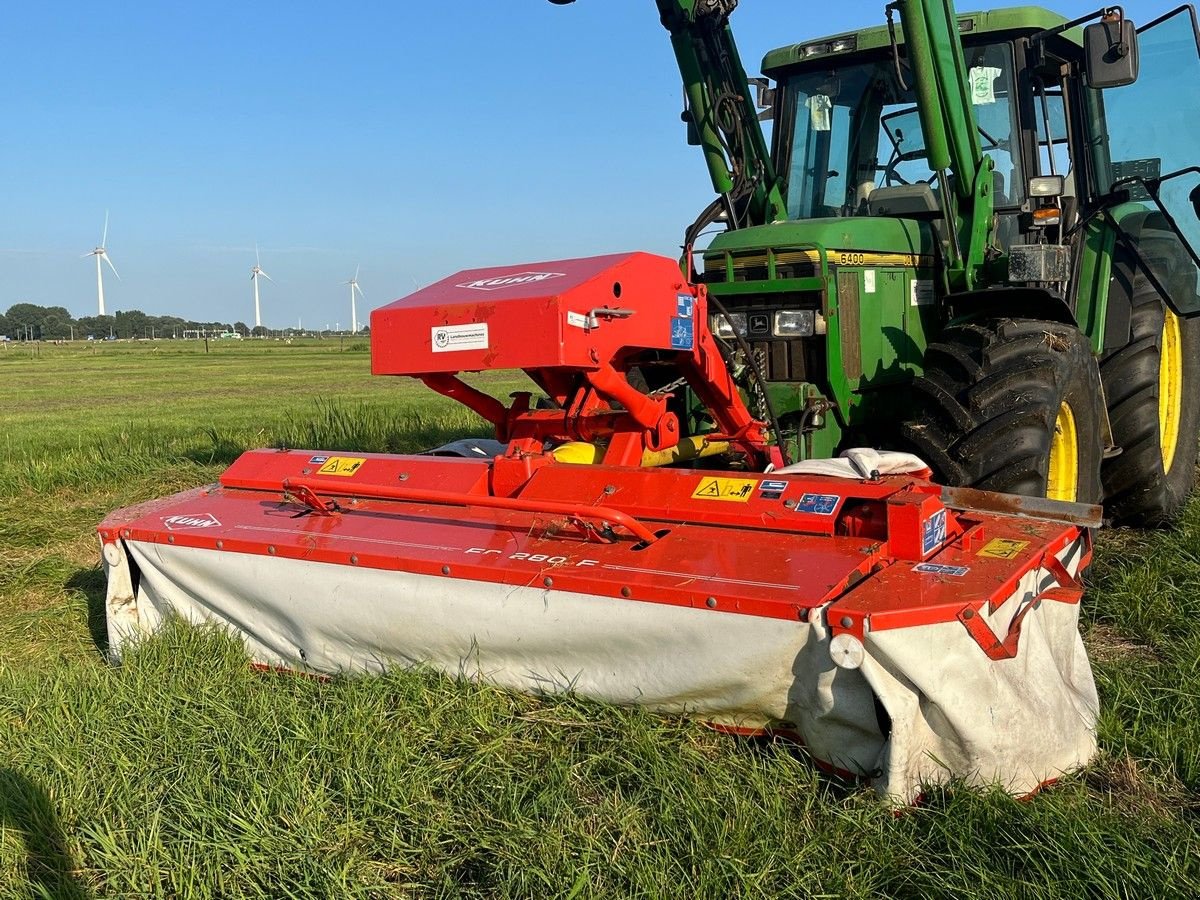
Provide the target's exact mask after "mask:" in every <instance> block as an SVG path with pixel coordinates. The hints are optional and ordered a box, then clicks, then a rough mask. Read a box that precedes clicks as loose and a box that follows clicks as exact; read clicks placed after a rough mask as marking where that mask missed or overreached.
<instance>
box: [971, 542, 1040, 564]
mask: <svg viewBox="0 0 1200 900" xmlns="http://www.w3.org/2000/svg"><path fill="white" fill-rule="evenodd" d="M1028 546H1029V541H1014V540H1013V539H1012V538H992V539H991V540H990V541H988V542H987V543H986V544H984V545H983V549H982V550H980V551H979V552H978V553H976V554H975V555H976V556H985V557H987V558H989V559H1016V558H1017V555H1018V554H1020V552H1021V551H1022V550H1024V549H1025V548H1026V547H1028Z"/></svg>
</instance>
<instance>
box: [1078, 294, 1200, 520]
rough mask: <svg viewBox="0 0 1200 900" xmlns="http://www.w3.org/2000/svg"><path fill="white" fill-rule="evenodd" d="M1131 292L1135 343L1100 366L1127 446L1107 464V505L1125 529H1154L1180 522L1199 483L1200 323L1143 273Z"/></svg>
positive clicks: (1111, 412) (1112, 415) (1120, 441)
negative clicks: (1169, 302) (1172, 306)
mask: <svg viewBox="0 0 1200 900" xmlns="http://www.w3.org/2000/svg"><path fill="white" fill-rule="evenodd" d="M1131 294H1132V296H1131V310H1130V321H1129V328H1130V338H1129V343H1127V344H1126V345H1125V346H1124V347H1121V348H1120V349H1119V350H1115V351H1113V352H1112V353H1109V354H1108V355H1107V356H1105V357H1104V358H1103V359H1102V360H1101V362H1100V377H1101V379H1102V380H1103V382H1104V392H1105V394H1106V396H1107V398H1108V418H1109V422H1110V423H1111V424H1112V433H1113V443H1114V444H1116V446H1117V447H1120V448H1121V452H1120V453H1119V454H1118V455H1117V456H1114V457H1112V458H1111V459H1107V460H1105V461H1104V468H1103V470H1102V474H1103V478H1104V494H1105V501H1104V505H1105V511H1106V512H1107V513H1108V514H1110V515H1111V516H1112V517H1113V518H1114V519H1116V520H1117V521H1119V522H1122V523H1123V524H1128V525H1151V526H1152V525H1161V524H1165V523H1169V522H1170V521H1171V520H1173V519H1174V518H1176V517H1177V516H1178V515H1179V513H1180V512H1181V511H1182V509H1183V505H1184V502H1185V501H1186V500H1187V498H1188V495H1189V494H1190V493H1191V491H1192V487H1193V486H1194V485H1195V482H1196V453H1197V440H1198V438H1200V435H1198V432H1200V320H1196V319H1181V318H1179V317H1178V316H1176V315H1175V314H1174V313H1173V312H1171V310H1169V309H1168V308H1167V307H1166V305H1165V304H1164V303H1163V302H1162V300H1161V299H1159V296H1158V292H1157V291H1156V290H1155V289H1154V287H1153V285H1152V284H1151V283H1150V282H1149V280H1148V279H1147V278H1146V277H1145V276H1144V275H1142V274H1141V273H1140V272H1139V273H1138V274H1137V277H1136V278H1135V279H1134V282H1133V287H1132V290H1131Z"/></svg>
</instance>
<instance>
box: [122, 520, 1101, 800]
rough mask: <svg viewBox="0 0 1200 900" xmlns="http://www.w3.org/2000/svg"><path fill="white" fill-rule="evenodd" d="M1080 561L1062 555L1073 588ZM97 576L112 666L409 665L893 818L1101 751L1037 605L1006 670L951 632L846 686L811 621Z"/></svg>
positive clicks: (188, 576)
mask: <svg viewBox="0 0 1200 900" xmlns="http://www.w3.org/2000/svg"><path fill="white" fill-rule="evenodd" d="M1080 549H1081V548H1080V545H1079V544H1078V543H1076V544H1075V545H1072V546H1071V547H1068V548H1067V549H1066V550H1064V551H1063V553H1062V554H1060V560H1061V561H1062V563H1063V565H1064V566H1065V568H1066V569H1067V570H1068V571H1069V572H1071V573H1074V572H1075V571H1076V569H1077V568H1078V562H1079V557H1080V555H1081V554H1080ZM104 560H105V568H106V571H107V575H108V596H107V615H108V629H109V641H110V650H111V653H112V655H113V657H114V659H119V658H120V655H121V653H122V651H123V650H124V648H125V647H126V646H127V644H128V643H129V642H130V641H132V640H136V639H137V638H138V637H139V636H142V635H146V634H150V633H152V632H153V631H155V630H156V629H158V628H159V627H160V626H161V625H162V623H163V621H164V619H165V618H166V617H168V616H179V617H182V618H183V619H185V620H187V621H189V622H195V623H215V624H217V625H220V626H222V627H224V628H227V629H229V630H231V631H232V632H234V633H235V634H237V635H238V636H239V637H240V638H241V639H242V640H243V641H244V643H245V645H246V648H247V651H248V652H249V654H250V655H251V656H252V657H253V659H255V660H256V661H258V662H261V663H264V664H266V665H270V666H283V667H288V668H293V669H298V670H303V671H315V672H323V673H338V672H367V673H369V672H378V671H381V670H382V669H384V668H385V667H387V666H392V665H400V666H411V665H418V664H423V665H429V666H433V667H434V668H437V669H439V670H441V671H443V672H447V673H449V674H451V675H455V676H465V677H470V678H481V679H485V680H487V681H491V682H494V683H496V684H499V685H502V686H504V687H507V688H511V689H515V690H520V691H525V692H532V693H555V692H563V691H573V692H576V693H578V694H580V695H584V696H588V697H593V698H596V699H599V700H603V701H609V702H614V703H623V704H640V705H645V706H649V707H651V708H653V709H657V710H661V711H664V712H670V713H687V714H692V715H696V716H700V717H702V718H704V719H706V720H709V721H713V722H718V723H723V724H727V725H733V726H737V727H741V728H760V727H764V726H770V727H777V728H780V727H790V728H791V729H793V730H795V731H796V732H798V733H799V734H800V735H801V736H802V737H803V739H804V741H805V743H806V744H807V746H808V748H809V749H810V751H811V752H812V754H813V755H814V756H815V757H816V758H817V759H819V760H823V761H825V762H827V763H829V764H831V765H833V766H835V767H837V768H838V769H841V770H845V771H848V772H850V773H853V774H856V775H859V776H862V777H865V778H868V779H870V780H871V781H872V783H873V784H874V785H875V787H876V788H877V789H878V791H879V792H880V793H881V794H882V795H883V796H885V797H886V798H888V799H889V800H890V801H891V802H894V803H900V804H903V803H907V802H911V801H912V800H913V799H914V798H915V797H916V796H918V795H919V794H920V792H921V790H922V786H923V785H924V784H925V783H931V782H941V781H945V780H947V779H948V778H950V777H958V778H962V779H964V780H966V781H967V782H969V783H973V784H999V785H1001V786H1002V787H1004V788H1005V789H1006V790H1008V791H1010V792H1012V793H1016V794H1025V793H1028V792H1030V791H1032V790H1034V789H1035V788H1037V787H1038V786H1039V785H1040V784H1041V783H1042V782H1045V781H1047V780H1049V779H1053V778H1055V777H1057V776H1058V775H1060V774H1062V773H1063V772H1067V771H1070V770H1071V769H1074V768H1076V767H1078V766H1080V765H1083V764H1085V763H1086V762H1087V761H1088V759H1089V758H1090V757H1091V755H1092V753H1093V752H1094V750H1095V746H1096V745H1095V737H1094V725H1095V719H1096V712H1097V698H1096V689H1095V685H1094V683H1093V681H1092V674H1091V669H1090V668H1089V666H1088V661H1087V656H1086V653H1085V651H1084V648H1083V643H1082V641H1081V639H1080V636H1079V632H1078V627H1077V626H1078V616H1079V606H1078V604H1069V603H1061V602H1055V601H1042V602H1040V603H1037V604H1036V605H1035V606H1034V607H1033V608H1032V609H1031V611H1030V612H1029V613H1028V614H1027V615H1026V617H1025V619H1024V622H1023V626H1022V631H1021V638H1020V644H1019V652H1018V654H1017V656H1016V657H1015V658H1013V659H1009V660H1002V661H999V662H993V661H992V660H990V659H989V658H988V657H987V656H986V655H985V654H984V652H983V651H982V650H981V649H980V647H979V645H978V644H977V643H975V641H974V640H973V639H972V638H971V637H970V635H969V634H968V633H967V631H966V629H965V628H964V627H963V625H962V624H960V623H959V622H958V621H951V622H947V623H942V624H937V625H924V626H918V627H909V628H900V629H895V630H889V631H879V632H872V631H870V630H868V631H867V633H866V635H865V637H864V641H863V643H864V649H865V659H864V660H863V663H862V665H861V667H860V668H857V669H843V668H838V667H837V666H835V665H834V663H833V661H832V659H831V657H830V652H829V649H830V648H829V644H830V633H829V629H828V627H827V625H826V624H825V610H823V609H822V610H815V611H814V612H813V615H812V616H811V617H810V620H811V621H810V622H809V623H804V622H799V621H791V620H783V619H769V618H761V617H756V616H749V615H741V614H736V613H727V612H719V611H712V610H707V609H691V608H685V607H677V606H670V605H667V604H659V603H653V602H639V601H634V600H622V599H619V598H613V597H600V596H593V595H584V594H576V593H570V592H565V591H557V590H550V589H545V588H541V587H514V586H511V585H502V584H494V583H487V582H467V581H460V580H457V579H454V578H448V577H434V576H427V575H416V574H412V573H406V572H388V571H380V570H372V569H364V568H351V567H349V566H337V565H331V564H326V563H318V562H311V561H302V560H288V559H282V558H278V557H272V556H260V555H250V554H241V553H231V552H220V551H215V550H201V549H196V548H189V547H177V546H171V545H167V544H154V543H137V542H124V543H122V544H118V545H110V546H109V547H106V548H105V554H104ZM131 563H132V566H136V571H137V573H138V577H137V579H136V588H135V586H134V585H135V580H134V578H133V577H132V572H133V571H134V570H133V568H132V566H131ZM1053 584H1054V577H1053V576H1052V575H1051V574H1050V573H1049V572H1048V571H1047V570H1045V569H1038V570H1036V571H1034V572H1030V573H1029V574H1028V575H1027V576H1026V577H1025V578H1024V579H1023V580H1022V581H1021V583H1020V584H1019V585H1018V586H1017V589H1016V591H1015V592H1014V593H1013V595H1012V597H1011V599H1010V600H1009V601H1008V602H1006V603H1005V604H1003V605H1002V606H1001V607H1000V608H998V609H997V610H996V611H995V612H994V613H991V614H987V615H985V618H986V620H987V622H988V624H989V625H990V626H991V627H992V629H993V631H995V632H996V633H997V634H1001V635H1002V634H1004V633H1006V632H1007V630H1008V623H1009V622H1011V621H1012V619H1013V617H1014V616H1015V615H1016V614H1017V612H1019V611H1020V610H1021V609H1022V608H1023V607H1024V606H1026V605H1028V604H1030V603H1032V602H1033V601H1034V598H1035V597H1037V596H1038V595H1039V594H1040V593H1041V591H1043V590H1044V589H1045V588H1046V587H1049V586H1051V585H1053ZM986 609H987V608H986V607H984V613H986ZM880 711H882V713H883V714H882V715H881V714H880Z"/></svg>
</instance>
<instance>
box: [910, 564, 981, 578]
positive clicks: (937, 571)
mask: <svg viewBox="0 0 1200 900" xmlns="http://www.w3.org/2000/svg"><path fill="white" fill-rule="evenodd" d="M913 571H914V572H924V573H925V574H926V575H949V576H950V577H951V578H962V577H963V576H964V575H966V574H967V573H968V572H970V571H971V567H970V566H943V565H939V564H938V563H920V564H918V565H915V566H913Z"/></svg>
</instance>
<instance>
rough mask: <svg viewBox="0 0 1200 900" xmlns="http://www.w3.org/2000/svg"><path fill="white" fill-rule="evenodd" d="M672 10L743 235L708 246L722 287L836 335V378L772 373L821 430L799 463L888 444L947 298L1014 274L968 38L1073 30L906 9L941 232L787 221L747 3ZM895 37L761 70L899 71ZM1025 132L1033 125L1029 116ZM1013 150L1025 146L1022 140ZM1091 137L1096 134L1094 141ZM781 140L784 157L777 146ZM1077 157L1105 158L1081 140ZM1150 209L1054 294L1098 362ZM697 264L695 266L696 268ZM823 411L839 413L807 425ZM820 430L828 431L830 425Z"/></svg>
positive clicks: (829, 339)
mask: <svg viewBox="0 0 1200 900" xmlns="http://www.w3.org/2000/svg"><path fill="white" fill-rule="evenodd" d="M657 4H658V8H659V12H660V15H661V17H662V21H663V24H664V25H665V26H666V27H667V29H668V31H669V32H670V34H671V42H672V47H673V49H674V51H675V55H676V59H677V61H678V64H679V69H680V72H681V74H682V76H683V81H684V88H685V95H686V98H687V107H688V109H687V112H686V113H685V119H690V126H691V131H692V135H693V137H694V138H695V139H696V141H695V142H698V143H699V144H700V145H701V147H702V149H703V151H704V155H705V160H706V163H707V165H708V168H709V173H710V176H711V179H712V183H713V187H714V189H715V190H716V191H717V193H718V194H719V195H721V198H722V202H723V208H724V210H725V212H726V215H725V216H724V217H723V218H724V220H725V225H726V228H727V230H726V231H724V232H723V233H720V234H718V235H717V236H716V237H715V238H714V239H713V240H712V241H711V243H710V244H709V246H708V247H707V248H706V249H705V250H703V251H702V253H701V256H702V266H701V269H702V272H703V276H702V277H703V279H704V281H705V282H706V283H707V285H708V290H709V292H710V293H711V294H712V295H713V296H714V297H716V298H718V299H720V300H721V302H722V305H724V306H725V307H726V308H729V309H751V310H752V309H763V308H793V307H796V308H803V309H812V310H815V311H817V312H818V313H819V317H820V321H821V325H822V326H823V332H822V331H821V330H818V332H817V337H818V338H819V339H820V340H822V341H823V347H824V355H823V368H824V371H819V372H818V371H809V372H807V373H806V374H805V376H804V378H803V379H802V380H796V381H783V382H781V381H778V380H776V381H771V380H769V379H768V380H767V384H766V387H765V389H766V390H767V391H768V393H769V395H770V397H771V399H772V401H773V405H774V407H775V411H776V412H777V414H778V416H779V419H780V420H781V421H782V422H785V423H786V422H787V421H791V422H796V421H799V422H808V423H809V424H808V427H806V428H804V429H800V428H797V429H796V430H794V431H790V432H789V429H788V427H787V426H786V425H785V426H784V427H782V429H781V431H782V432H783V433H781V434H780V435H779V436H778V437H779V438H780V440H781V441H783V442H784V444H785V446H787V447H788V449H789V450H790V455H791V456H792V457H793V458H796V457H800V458H804V457H810V456H828V455H831V454H833V453H835V452H836V451H837V450H838V449H839V448H840V446H841V445H843V442H850V441H858V440H863V439H867V440H870V439H871V436H872V434H882V435H883V436H884V437H883V440H884V442H886V436H887V435H888V434H894V433H895V429H896V425H897V423H898V422H899V421H901V420H903V419H904V418H905V417H906V415H907V412H908V403H909V395H910V392H909V391H908V390H906V389H905V388H906V385H908V384H909V383H911V381H912V379H913V377H915V376H917V375H919V374H921V372H922V365H923V357H924V353H925V350H926V346H927V344H928V343H929V342H930V341H931V340H935V339H936V337H937V335H938V334H939V333H940V331H941V330H942V328H944V327H945V325H946V324H947V322H948V321H949V312H948V306H947V300H948V299H949V298H950V297H953V296H955V295H957V296H958V297H964V296H965V297H973V296H980V292H981V289H986V288H989V287H1000V286H1004V285H1005V284H1006V283H1007V280H1008V274H1009V270H1008V257H1007V250H1006V249H1005V248H1000V247H998V246H997V245H996V238H995V227H996V223H997V217H996V215H995V209H994V206H995V198H994V197H993V184H994V182H993V175H992V169H993V163H992V159H991V157H990V156H989V155H988V154H985V153H984V152H983V151H982V149H981V141H980V131H979V127H978V124H977V119H976V113H975V109H974V107H973V105H972V104H973V101H972V95H971V92H970V88H969V86H968V81H969V79H968V68H967V65H966V62H965V55H964V42H966V43H968V44H969V45H970V46H972V47H980V46H983V45H990V44H995V43H1006V44H1009V45H1010V46H1011V45H1012V43H1011V42H1014V41H1020V40H1021V39H1024V38H1028V37H1030V36H1032V35H1033V34H1036V33H1039V32H1043V31H1046V30H1048V29H1054V28H1058V27H1059V26H1062V25H1064V24H1065V23H1066V20H1065V19H1064V18H1063V17H1062V16H1060V15H1058V14H1056V13H1053V12H1050V11H1048V10H1045V9H1041V8H1038V7H1018V8H1013V9H1002V10H991V11H983V12H970V13H964V14H961V15H959V14H957V13H956V12H955V10H954V5H953V2H952V0H898V2H896V3H895V4H893V5H894V7H895V8H896V9H898V10H899V13H900V28H899V29H897V30H896V34H895V40H896V44H897V47H898V49H897V50H896V52H897V53H899V54H901V58H902V60H903V64H904V65H905V66H906V67H907V70H908V71H907V75H906V78H907V79H908V81H909V82H910V84H911V86H912V89H913V92H914V95H915V98H916V107H917V111H918V115H919V118H920V124H921V132H922V135H921V137H922V138H923V140H924V151H925V155H926V159H927V161H928V166H929V168H930V169H931V170H932V171H934V172H935V176H936V177H937V179H938V182H937V185H936V187H935V189H936V188H940V191H939V193H938V196H939V197H940V200H939V203H940V204H941V211H942V216H943V218H944V222H945V225H944V226H943V227H941V228H940V229H938V228H935V227H934V225H933V224H932V223H931V222H928V221H917V220H916V218H904V217H902V214H900V215H897V216H895V217H892V216H887V215H884V216H871V215H861V214H850V215H843V216H842V217H838V218H806V219H795V220H788V218H787V209H788V207H787V203H786V199H787V192H788V187H789V186H788V184H787V183H786V178H784V177H781V175H780V172H779V171H777V167H781V166H782V163H781V162H780V160H779V159H773V158H772V157H771V155H770V154H769V153H768V150H767V142H766V140H765V139H764V137H763V135H762V132H761V129H760V127H759V124H758V115H757V110H756V108H755V104H754V103H753V102H752V101H751V98H750V96H749V91H748V90H747V89H746V87H745V84H746V80H745V71H744V68H743V66H742V64H741V61H740V59H739V57H738V54H737V48H736V44H735V43H734V40H733V35H732V33H731V31H730V29H729V25H728V16H729V13H730V12H732V10H733V8H734V7H735V6H736V5H737V3H736V0H657ZM881 6H882V3H881ZM1082 38H1083V32H1082V29H1081V28H1073V29H1070V30H1064V31H1061V32H1059V33H1057V34H1055V35H1054V36H1053V37H1050V38H1047V39H1046V41H1047V43H1046V46H1049V47H1051V48H1053V51H1054V52H1055V53H1056V54H1057V55H1058V56H1059V57H1060V58H1061V59H1064V60H1072V59H1073V60H1078V59H1079V58H1080V57H1081V49H1080V48H1081V45H1082ZM892 41H893V37H892V34H891V33H890V31H889V28H888V27H887V26H885V25H879V26H876V27H871V28H867V29H864V30H862V31H857V32H847V33H843V34H837V35H830V36H827V37H824V38H815V39H813V40H809V41H804V42H801V43H796V44H790V45H787V46H784V47H781V48H779V49H776V50H772V51H771V52H769V53H767V54H766V56H765V58H764V59H763V63H762V69H763V72H764V73H765V74H766V75H767V76H768V77H770V78H772V79H775V80H776V81H777V82H778V83H780V84H781V85H783V84H784V83H786V82H787V81H788V79H789V78H790V77H791V76H793V75H794V74H796V73H805V72H815V71H832V70H838V69H841V68H842V67H846V66H850V65H852V64H855V63H858V62H859V61H878V60H890V59H891V57H892V53H893V48H892ZM1010 52H1011V51H1010ZM1073 65H1074V64H1073ZM1076 72H1078V70H1076ZM1072 77H1073V78H1077V77H1078V75H1077V74H1076V75H1073V76H1072ZM1011 90H1013V88H1010V91H1011ZM1010 96H1011V95H1010ZM779 109H780V107H778V106H777V107H776V114H777V115H778V112H779ZM1022 115H1023V116H1024V115H1026V114H1025V113H1022ZM1035 115H1036V113H1035ZM1097 122H1098V123H1099V127H1101V128H1102V127H1103V121H1102V118H1101V119H1098V120H1094V121H1093V122H1092V123H1090V124H1089V126H1088V127H1089V128H1092V127H1095V126H1096V124H1097ZM777 127H778V120H777ZM813 127H814V128H818V130H820V129H819V126H813ZM1020 127H1021V128H1022V129H1031V128H1033V124H1032V122H1029V121H1027V120H1025V119H1022V124H1021V126H1020ZM824 130H827V127H826V129H824ZM1020 139H1024V138H1020ZM1011 140H1012V141H1013V142H1016V141H1018V140H1019V138H1018V137H1017V135H1016V134H1015V133H1014V134H1013V136H1012V138H1011ZM1092 140H1093V139H1092V137H1091V136H1090V133H1089V135H1088V136H1087V137H1086V138H1084V139H1083V141H1084V143H1088V142H1092ZM776 142H777V144H778V146H777V147H776V151H777V152H779V151H781V149H782V143H781V139H780V138H779V136H778V135H777V136H776ZM1072 147H1073V148H1074V149H1076V150H1077V151H1079V152H1085V153H1086V152H1090V151H1089V149H1088V148H1087V147H1086V146H1079V147H1076V146H1075V142H1074V141H1073V143H1072ZM897 150H898V148H897ZM889 183H890V182H889ZM1010 187H1011V185H1010ZM1144 212H1145V207H1144V206H1142V205H1139V204H1136V203H1135V204H1129V205H1128V208H1122V207H1118V208H1116V209H1113V210H1110V211H1109V213H1108V214H1107V215H1105V216H1100V217H1097V218H1094V219H1092V220H1090V222H1089V223H1088V224H1087V225H1086V227H1085V228H1084V230H1083V232H1082V234H1081V235H1080V236H1079V238H1078V239H1077V244H1076V247H1075V250H1074V253H1075V261H1074V270H1073V274H1072V278H1071V282H1070V283H1071V290H1072V295H1071V296H1068V297H1063V298H1062V299H1061V300H1059V301H1054V302H1057V303H1058V304H1059V305H1058V307H1057V309H1056V310H1055V311H1051V309H1050V308H1049V304H1050V303H1051V302H1052V301H1050V300H1049V299H1048V300H1047V303H1048V306H1047V315H1046V317H1047V318H1052V317H1054V316H1055V315H1061V310H1063V309H1067V310H1069V313H1068V314H1073V315H1074V317H1075V319H1076V322H1077V324H1078V326H1079V328H1080V329H1081V331H1082V332H1083V333H1084V334H1085V335H1086V336H1087V337H1088V338H1089V340H1090V342H1091V345H1092V348H1093V350H1094V351H1095V352H1096V353H1097V354H1099V353H1100V352H1101V351H1103V350H1104V349H1105V340H1106V335H1105V325H1106V322H1107V320H1108V313H1109V309H1108V307H1109V286H1110V284H1111V282H1112V277H1111V276H1112V266H1113V257H1114V252H1115V246H1116V229H1117V228H1118V227H1119V224H1118V223H1119V222H1120V221H1121V219H1122V218H1123V217H1124V216H1126V215H1133V214H1135V213H1144ZM1009 215H1012V213H1009ZM917 218H919V217H917ZM710 221H711V219H710ZM693 233H694V232H693ZM685 252H686V253H689V254H690V253H691V252H692V248H691V247H690V246H689V247H687V248H685ZM685 271H688V272H690V271H692V265H691V260H690V259H689V260H687V261H685ZM972 292H974V293H972ZM984 293H986V292H984ZM955 314H956V321H959V320H961V319H962V318H964V317H966V318H970V317H971V315H972V314H971V311H970V307H969V306H968V308H967V309H966V311H965V312H964V310H963V309H962V308H961V307H956V310H955ZM980 314H989V315H995V314H996V310H995V308H994V307H993V308H990V310H989V311H988V312H987V313H980ZM1024 314H1025V315H1028V314H1029V313H1028V312H1025V313H1024ZM730 324H732V323H730ZM758 380H759V381H761V380H762V379H758ZM759 389H760V390H761V389H762V385H760V388H759ZM823 404H826V405H823ZM814 409H822V410H825V409H827V414H824V415H823V416H817V417H816V419H813V418H808V419H806V418H805V417H806V416H809V415H810V414H811V413H812V411H813V410H814ZM815 420H819V421H821V422H822V424H821V425H820V426H819V427H814V426H813V425H812V423H813V421H815ZM801 432H802V433H801Z"/></svg>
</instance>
